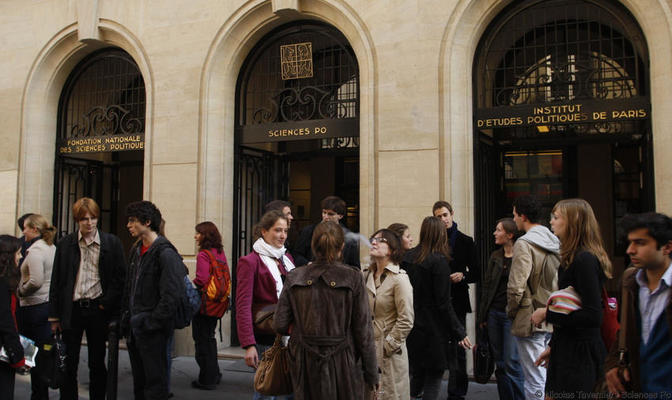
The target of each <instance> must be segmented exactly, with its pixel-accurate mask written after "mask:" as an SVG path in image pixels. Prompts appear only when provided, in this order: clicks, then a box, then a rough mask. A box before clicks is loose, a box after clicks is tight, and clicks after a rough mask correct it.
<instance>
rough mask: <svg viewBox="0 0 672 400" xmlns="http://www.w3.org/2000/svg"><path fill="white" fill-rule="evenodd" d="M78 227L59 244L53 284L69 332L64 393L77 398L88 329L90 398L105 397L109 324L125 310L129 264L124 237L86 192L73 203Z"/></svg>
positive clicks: (56, 317)
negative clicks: (101, 220)
mask: <svg viewBox="0 0 672 400" xmlns="http://www.w3.org/2000/svg"><path fill="white" fill-rule="evenodd" d="M72 215H73V217H74V219H75V221H76V222H77V225H78V228H79V229H78V231H77V232H74V233H71V234H69V235H68V236H66V237H64V238H63V239H61V240H60V241H59V242H58V244H57V245H56V255H55V257H54V267H53V270H52V274H51V285H50V289H49V321H50V322H51V329H52V331H54V332H57V331H62V332H63V341H64V342H65V348H66V355H67V360H66V367H67V368H66V371H67V372H66V382H65V384H64V386H63V387H62V388H61V399H64V400H77V399H78V393H77V366H78V364H79V349H80V347H81V342H82V335H83V333H84V332H86V342H87V348H88V351H89V363H88V364H89V379H90V382H91V383H90V386H89V398H90V399H92V400H104V399H105V392H106V383H107V370H106V368H105V341H106V340H107V333H108V332H107V326H108V323H109V322H110V320H111V319H112V318H116V317H118V316H119V306H120V302H121V295H122V292H123V289H124V279H125V274H126V264H125V261H124V250H123V248H122V246H121V241H120V240H119V238H118V237H116V236H115V235H112V234H109V233H105V232H102V231H100V230H99V229H98V217H99V216H100V208H99V207H98V204H96V202H95V201H94V200H93V199H90V198H88V197H83V198H81V199H79V200H77V201H76V202H75V204H74V205H73V206H72Z"/></svg>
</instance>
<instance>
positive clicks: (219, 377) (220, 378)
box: [217, 373, 222, 385]
mask: <svg viewBox="0 0 672 400" xmlns="http://www.w3.org/2000/svg"><path fill="white" fill-rule="evenodd" d="M220 382H222V374H221V373H219V374H217V384H218V385H219V384H220Z"/></svg>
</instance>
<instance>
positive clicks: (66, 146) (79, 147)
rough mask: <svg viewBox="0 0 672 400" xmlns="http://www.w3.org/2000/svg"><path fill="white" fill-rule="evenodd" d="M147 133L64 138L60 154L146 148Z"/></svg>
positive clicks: (59, 146) (60, 145)
mask: <svg viewBox="0 0 672 400" xmlns="http://www.w3.org/2000/svg"><path fill="white" fill-rule="evenodd" d="M144 148H145V134H144V133H132V134H127V135H104V136H86V137H77V138H68V139H62V140H60V141H59V143H58V153H59V154H77V153H106V152H109V151H130V150H144Z"/></svg>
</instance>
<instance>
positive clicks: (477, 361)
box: [472, 328, 495, 384]
mask: <svg viewBox="0 0 672 400" xmlns="http://www.w3.org/2000/svg"><path fill="white" fill-rule="evenodd" d="M472 351H473V355H474V380H475V381H476V382H478V383H482V384H485V383H488V382H489V381H490V377H491V376H492V373H493V372H494V371H495V360H494V359H493V357H492V352H491V351H490V342H489V340H488V331H487V330H485V329H483V328H479V329H478V333H477V334H476V346H474V348H473V349H472Z"/></svg>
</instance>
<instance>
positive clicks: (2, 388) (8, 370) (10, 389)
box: [0, 361, 16, 400]
mask: <svg viewBox="0 0 672 400" xmlns="http://www.w3.org/2000/svg"><path fill="white" fill-rule="evenodd" d="M15 374H16V371H15V370H14V368H12V367H10V366H9V364H7V363H6V362H2V361H0V399H2V400H13V399H14V381H15Z"/></svg>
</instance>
